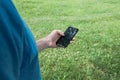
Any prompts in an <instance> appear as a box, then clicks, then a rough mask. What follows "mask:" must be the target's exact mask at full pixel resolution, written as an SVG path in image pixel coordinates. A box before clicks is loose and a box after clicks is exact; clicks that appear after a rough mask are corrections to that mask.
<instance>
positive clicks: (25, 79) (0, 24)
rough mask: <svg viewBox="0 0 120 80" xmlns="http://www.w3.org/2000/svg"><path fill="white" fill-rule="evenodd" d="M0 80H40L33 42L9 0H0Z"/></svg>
mask: <svg viewBox="0 0 120 80" xmlns="http://www.w3.org/2000/svg"><path fill="white" fill-rule="evenodd" d="M0 80H41V75H40V67H39V60H38V51H37V47H36V43H35V40H34V38H33V36H32V34H31V32H30V30H29V29H28V26H27V25H26V24H25V23H24V21H23V20H22V19H21V17H20V15H19V14H18V12H17V10H16V8H15V7H14V5H13V3H12V1H11V0H0Z"/></svg>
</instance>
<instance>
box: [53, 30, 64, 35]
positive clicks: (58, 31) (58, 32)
mask: <svg viewBox="0 0 120 80" xmlns="http://www.w3.org/2000/svg"><path fill="white" fill-rule="evenodd" d="M55 31H56V32H57V34H58V35H60V36H64V32H62V31H61V30H55Z"/></svg>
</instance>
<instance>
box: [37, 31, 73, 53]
mask: <svg viewBox="0 0 120 80" xmlns="http://www.w3.org/2000/svg"><path fill="white" fill-rule="evenodd" d="M61 36H64V33H63V32H62V31H60V30H54V31H52V32H51V33H50V34H49V35H48V36H47V37H45V38H42V39H40V40H38V41H37V47H38V50H39V51H41V50H43V49H46V48H57V47H59V46H57V45H56V42H57V40H58V39H59V38H60V37H61ZM74 39H75V38H73V40H71V42H70V43H72V42H73V41H74Z"/></svg>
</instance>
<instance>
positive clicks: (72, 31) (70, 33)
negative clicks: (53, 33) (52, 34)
mask: <svg viewBox="0 0 120 80" xmlns="http://www.w3.org/2000/svg"><path fill="white" fill-rule="evenodd" d="M78 31H79V29H78V28H75V27H72V26H69V27H68V28H67V29H66V31H65V32H64V35H65V36H61V37H60V38H59V39H58V41H57V42H56V45H58V46H60V47H63V48H66V47H67V46H68V45H69V44H70V41H71V40H72V39H73V37H74V36H75V35H76V34H77V32H78Z"/></svg>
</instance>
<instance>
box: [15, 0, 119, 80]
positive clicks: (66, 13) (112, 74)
mask: <svg viewBox="0 0 120 80" xmlns="http://www.w3.org/2000/svg"><path fill="white" fill-rule="evenodd" d="M13 1H14V3H15V5H16V6H17V9H18V10H19V12H20V14H21V15H22V17H23V18H24V20H25V21H26V22H27V24H28V25H29V26H30V29H31V30H32V32H33V34H34V36H35V38H36V39H39V38H42V37H44V36H46V35H48V34H49V33H50V32H51V31H52V30H54V29H60V30H63V31H64V30H65V29H66V28H67V27H68V26H69V25H71V26H75V27H77V28H79V30H80V31H79V33H78V34H77V36H76V40H75V42H74V43H73V44H71V45H69V47H68V48H66V49H47V50H44V51H42V52H40V53H39V58H40V66H41V72H42V77H43V80H119V79H120V0H20V1H18V0H13Z"/></svg>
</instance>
